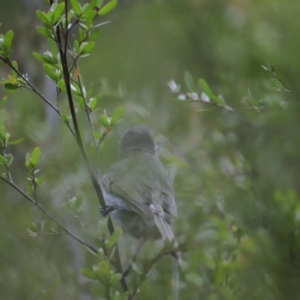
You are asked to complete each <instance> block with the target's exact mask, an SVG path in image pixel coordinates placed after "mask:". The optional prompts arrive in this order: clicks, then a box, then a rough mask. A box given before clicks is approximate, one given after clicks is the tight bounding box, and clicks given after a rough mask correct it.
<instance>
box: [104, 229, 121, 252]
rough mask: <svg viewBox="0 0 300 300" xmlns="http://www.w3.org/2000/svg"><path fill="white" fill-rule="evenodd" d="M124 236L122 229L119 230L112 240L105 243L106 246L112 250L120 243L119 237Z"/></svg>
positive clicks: (112, 236)
mask: <svg viewBox="0 0 300 300" xmlns="http://www.w3.org/2000/svg"><path fill="white" fill-rule="evenodd" d="M121 234H122V229H121V228H117V229H116V230H115V231H114V232H113V234H112V235H111V236H110V238H109V239H108V240H107V241H105V245H106V247H107V248H108V249H111V248H112V247H113V246H114V245H115V244H116V243H117V241H118V239H119V237H120V236H121Z"/></svg>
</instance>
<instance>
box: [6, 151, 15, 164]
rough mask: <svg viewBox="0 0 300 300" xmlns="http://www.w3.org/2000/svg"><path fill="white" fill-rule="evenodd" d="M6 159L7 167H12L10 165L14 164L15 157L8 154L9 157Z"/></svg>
mask: <svg viewBox="0 0 300 300" xmlns="http://www.w3.org/2000/svg"><path fill="white" fill-rule="evenodd" d="M5 159H6V161H7V165H8V166H10V165H11V164H12V163H13V161H14V157H13V156H12V155H11V154H7V155H6V156H5Z"/></svg>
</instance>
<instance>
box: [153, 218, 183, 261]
mask: <svg viewBox="0 0 300 300" xmlns="http://www.w3.org/2000/svg"><path fill="white" fill-rule="evenodd" d="M154 223H155V225H156V227H157V228H158V230H159V232H160V234H161V235H162V238H163V239H164V240H165V241H169V242H174V246H175V247H177V246H178V244H177V242H176V240H175V237H174V234H173V231H172V229H171V226H170V224H169V223H167V222H166V220H165V219H164V217H162V216H159V215H158V214H154ZM172 255H173V256H174V257H175V259H176V260H177V261H178V262H179V263H180V262H181V255H180V252H179V251H174V252H172Z"/></svg>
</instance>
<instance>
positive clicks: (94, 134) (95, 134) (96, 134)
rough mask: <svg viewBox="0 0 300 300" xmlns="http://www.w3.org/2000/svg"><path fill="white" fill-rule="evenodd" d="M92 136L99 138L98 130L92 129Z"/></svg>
mask: <svg viewBox="0 0 300 300" xmlns="http://www.w3.org/2000/svg"><path fill="white" fill-rule="evenodd" d="M93 137H95V138H96V139H100V137H101V136H100V134H99V132H97V131H94V132H93Z"/></svg>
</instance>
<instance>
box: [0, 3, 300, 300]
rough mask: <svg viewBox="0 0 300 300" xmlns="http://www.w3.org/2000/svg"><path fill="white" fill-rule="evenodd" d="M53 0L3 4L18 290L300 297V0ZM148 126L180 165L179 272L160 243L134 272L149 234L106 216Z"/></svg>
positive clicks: (0, 102) (9, 240)
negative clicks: (121, 147) (103, 209)
mask: <svg viewBox="0 0 300 300" xmlns="http://www.w3.org/2000/svg"><path fill="white" fill-rule="evenodd" d="M45 2H46V3H47V4H45V5H44V6H43V7H38V8H36V9H35V10H36V14H35V15H34V17H33V16H31V17H26V16H27V15H28V16H30V14H31V13H32V10H33V9H32V8H31V7H30V8H29V9H28V10H26V13H24V12H22V18H20V15H18V12H17V10H18V8H17V7H18V6H16V7H15V8H11V7H10V5H11V4H10V3H6V4H5V5H4V4H1V3H0V5H1V6H3V9H0V16H1V19H2V20H3V24H2V26H1V28H0V32H1V34H0V59H1V66H0V72H1V78H3V79H1V80H2V81H1V82H2V86H3V89H2V90H0V92H1V93H2V91H3V93H4V92H5V93H7V96H4V95H3V96H2V95H1V97H0V98H1V99H0V151H1V152H0V173H1V179H2V180H1V181H0V190H1V196H2V197H1V200H2V201H1V203H0V205H1V210H2V212H3V213H2V220H1V222H0V228H1V232H3V235H2V236H1V237H0V242H1V243H2V244H3V245H6V246H5V247H1V249H0V257H1V260H0V261H1V262H0V269H1V271H0V291H1V295H2V298H3V299H17V298H29V299H60V298H66V299H76V298H78V299H95V298H99V299H104V298H105V299H128V298H130V297H131V298H132V299H153V298H155V297H157V295H159V297H160V298H166V299H172V297H173V298H176V295H175V294H176V289H177V288H178V289H179V291H177V292H179V296H178V299H183V298H187V299H297V298H298V297H299V296H298V295H299V292H300V291H299V287H298V284H297V283H298V277H299V275H298V273H299V271H298V269H299V251H300V249H299V247H300V246H299V234H298V231H299V209H300V207H299V203H300V202H299V182H298V181H299V180H298V178H299V167H298V165H299V162H300V156H299V143H300V140H299V137H300V132H299V109H300V107H299V103H298V102H299V101H297V99H298V94H299V87H298V78H299V69H300V65H299V59H298V52H299V51H298V49H299V39H298V33H299V29H300V28H299V27H300V22H299V21H298V11H299V8H300V6H299V4H298V3H297V2H295V1H291V0H288V1H284V2H282V1H279V0H275V1H273V0H272V1H265V2H264V3H262V2H259V1H250V0H247V1H243V3H239V2H236V1H215V2H212V1H204V0H203V1H202V0H199V1H192V0H188V1H179V0H171V1H166V2H164V1H160V0H154V1H148V2H147V1H140V0H139V1H137V0H132V1H128V2H126V1H119V4H118V5H117V1H114V0H112V1H99V0H94V1H80V2H79V1H77V0H71V1H58V2H53V3H52V1H45ZM15 3H17V2H15ZM6 9H10V11H9V13H8V12H7V11H6ZM1 13H3V14H5V13H6V15H1ZM8 16H9V19H8ZM11 20H18V22H17V21H15V22H13V24H12V25H11V23H10V21H11ZM33 20H38V22H39V23H38V24H37V23H36V24H35V23H33V22H34V21H33ZM110 20H111V22H110ZM26 22H27V23H26ZM108 23H110V24H109V26H107V25H108ZM25 26H26V29H27V34H26V36H24V33H23V32H24V30H23V28H24V27H25ZM35 26H36V31H35V32H34V27H35ZM24 45H26V46H24ZM41 49H47V50H46V51H45V50H41ZM187 70H188V71H187ZM42 74H43V76H42ZM46 77H47V79H44V78H46ZM49 82H50V83H51V84H52V85H51V89H50V90H51V92H50V93H49V90H48V88H47V87H48V84H49ZM92 82H94V85H93V84H92ZM45 83H47V84H45ZM174 98H175V99H174ZM40 100H42V101H40ZM45 106H46V107H48V108H50V109H51V112H50V113H49V109H48V108H45ZM53 113H54V114H53ZM121 120H122V122H121V123H120V121H121ZM136 123H143V124H146V125H148V126H149V127H151V128H152V129H153V131H154V132H155V133H156V138H157V140H156V141H157V143H158V149H159V155H160V157H161V159H162V160H163V162H164V164H165V165H166V166H168V167H169V171H170V172H169V173H170V176H173V177H174V176H175V175H174V174H175V171H174V170H176V176H175V179H174V189H175V195H176V202H177V206H178V218H177V220H176V222H175V224H174V227H175V228H174V229H175V230H174V231H175V232H176V236H177V241H178V244H179V247H180V249H181V251H182V257H183V263H182V265H181V266H180V269H179V282H176V279H174V278H173V276H174V274H175V275H176V272H175V271H174V266H173V260H172V257H171V256H170V255H168V253H169V252H170V245H164V246H163V245H161V244H159V242H153V241H149V242H147V243H146V245H145V246H144V248H143V250H142V253H141V255H140V256H139V257H138V259H137V261H136V263H135V264H134V265H133V270H132V271H131V273H130V274H129V275H128V277H127V278H126V282H125V280H121V278H122V276H121V265H120V264H119V262H118V257H119V251H118V249H120V256H121V261H122V263H123V264H122V265H123V268H122V269H124V268H125V267H126V266H127V264H128V263H129V262H130V261H131V259H132V255H133V253H134V250H135V247H136V241H134V240H132V239H131V238H130V237H128V236H123V235H121V231H120V230H119V229H116V230H112V224H111V222H110V220H107V219H105V218H102V217H100V215H99V212H98V206H99V202H100V205H101V201H102V200H101V199H102V198H101V197H102V196H101V193H99V186H98V184H97V182H98V180H99V178H100V177H101V174H103V172H105V170H106V169H107V168H108V167H109V165H110V164H111V163H113V162H114V161H116V160H117V159H118V158H117V152H118V144H117V140H118V139H119V137H120V135H121V133H122V132H124V131H125V129H126V128H128V127H129V126H130V125H133V124H136ZM26 153H27V154H26ZM24 157H25V159H24ZM97 198H98V200H99V201H96V199H97ZM24 199H27V200H28V201H29V202H28V201H27V202H28V203H29V204H30V205H31V206H32V207H34V208H36V209H31V206H28V204H26V202H25V201H24ZM26 228H27V230H26ZM117 244H118V245H119V248H117V247H116V245H117ZM85 248H87V249H88V250H89V251H85ZM120 280H121V282H120ZM178 283H179V285H177V284H178ZM127 287H128V289H129V291H127ZM172 293H173V294H172Z"/></svg>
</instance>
